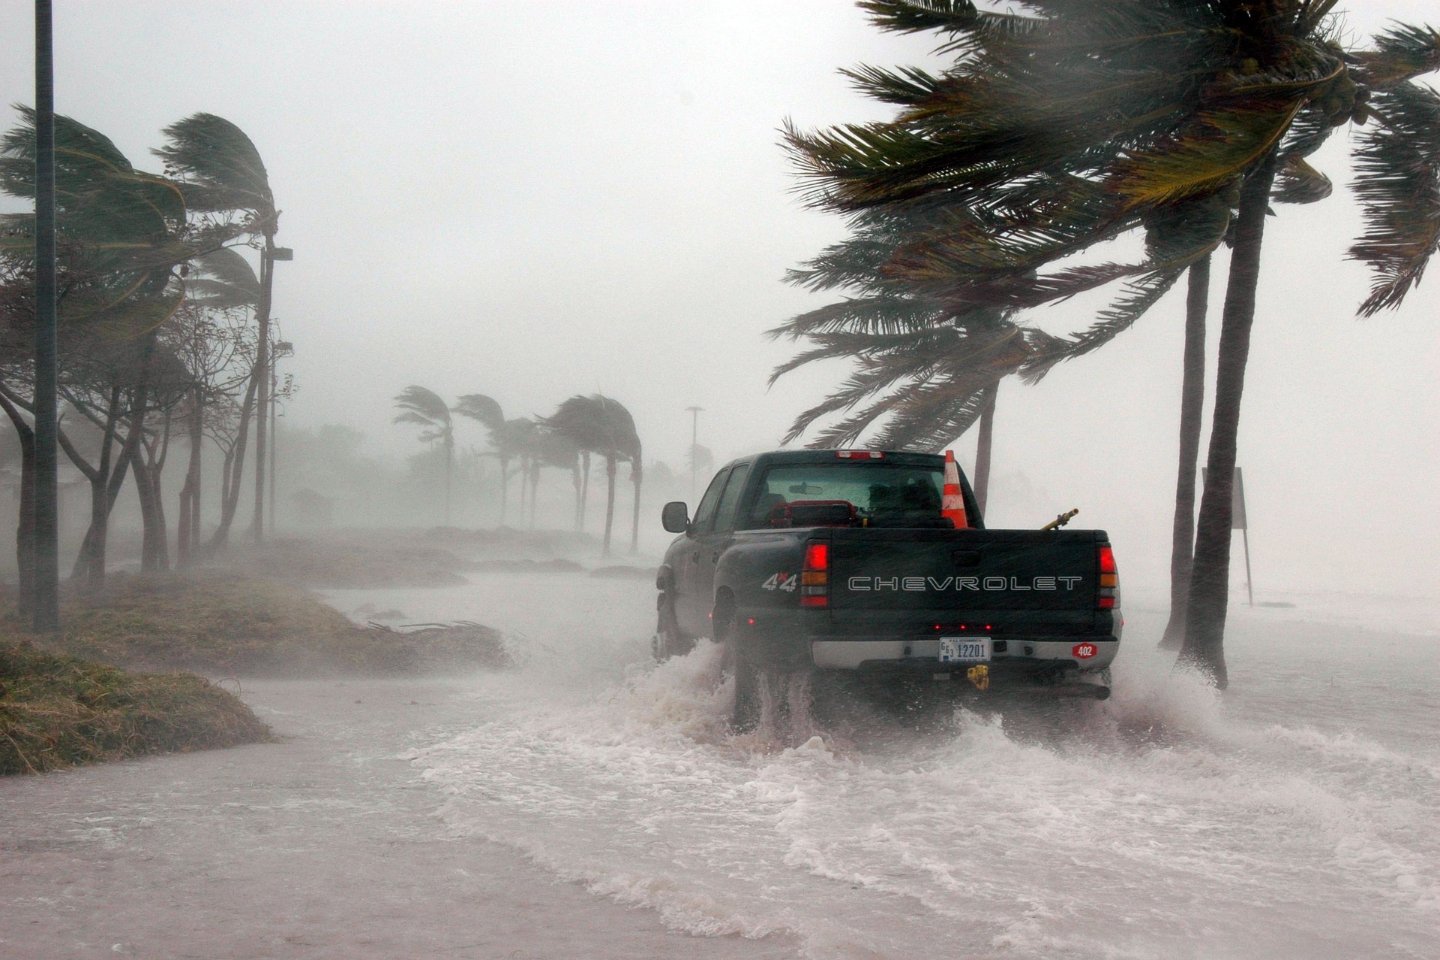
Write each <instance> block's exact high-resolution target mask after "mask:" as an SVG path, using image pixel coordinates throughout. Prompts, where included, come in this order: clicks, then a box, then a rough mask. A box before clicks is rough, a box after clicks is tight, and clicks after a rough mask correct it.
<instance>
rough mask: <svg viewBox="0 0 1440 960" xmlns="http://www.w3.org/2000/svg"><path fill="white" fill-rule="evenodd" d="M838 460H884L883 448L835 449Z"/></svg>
mask: <svg viewBox="0 0 1440 960" xmlns="http://www.w3.org/2000/svg"><path fill="white" fill-rule="evenodd" d="M835 457H836V459H838V460H884V459H885V452H884V451H883V450H836V451H835Z"/></svg>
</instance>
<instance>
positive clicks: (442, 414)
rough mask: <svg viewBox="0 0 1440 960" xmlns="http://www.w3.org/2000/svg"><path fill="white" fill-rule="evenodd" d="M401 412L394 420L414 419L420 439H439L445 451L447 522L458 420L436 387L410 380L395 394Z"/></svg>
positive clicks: (402, 421) (424, 441) (406, 421)
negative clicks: (455, 420)
mask: <svg viewBox="0 0 1440 960" xmlns="http://www.w3.org/2000/svg"><path fill="white" fill-rule="evenodd" d="M395 407H396V409H398V410H399V411H400V413H398V414H396V415H395V419H394V421H393V422H394V423H413V424H417V425H419V426H420V427H422V428H423V429H422V430H421V431H420V442H421V443H434V442H435V441H437V440H438V441H440V445H441V447H442V448H443V450H444V452H445V522H446V523H449V522H450V486H451V475H452V473H453V470H454V462H455V424H454V421H453V420H452V419H451V417H450V406H449V404H447V403H446V402H445V401H444V400H442V399H440V395H439V394H437V393H436V392H435V391H433V390H429V389H427V388H425V387H421V386H418V385H416V384H411V385H410V386H408V387H406V388H405V389H404V390H402V391H401V392H400V393H399V394H398V395H397V396H396V397H395Z"/></svg>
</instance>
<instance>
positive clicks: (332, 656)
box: [0, 571, 510, 773]
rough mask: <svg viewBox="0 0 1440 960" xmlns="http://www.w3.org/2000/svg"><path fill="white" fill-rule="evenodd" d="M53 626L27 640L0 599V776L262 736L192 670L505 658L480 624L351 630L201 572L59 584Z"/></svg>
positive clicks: (296, 602) (322, 668)
mask: <svg viewBox="0 0 1440 960" xmlns="http://www.w3.org/2000/svg"><path fill="white" fill-rule="evenodd" d="M61 623H62V626H63V629H62V630H61V632H60V633H59V634H56V635H53V636H51V635H39V634H31V633H29V632H28V631H27V630H26V629H25V626H24V622H23V621H22V619H21V618H20V617H19V615H18V614H17V612H16V610H15V607H14V604H13V602H12V601H9V600H6V599H4V598H3V597H0V773H26V772H40V771H44V770H53V769H57V768H60V767H66V766H72V765H74V764H79V763H90V762H95V761H100V760H114V759H120V758H124V757H133V756H139V755H142V754H148V753H164V752H174V751H186V750H200V749H205V748H210V747H225V746H233V745H235V744H240V743H253V742H256V741H260V740H265V739H267V738H268V737H269V736H270V733H269V730H268V729H267V728H266V727H265V725H264V724H262V723H261V722H260V721H259V720H257V719H256V718H255V716H254V715H253V714H252V713H251V712H250V710H249V709H248V708H247V707H246V706H245V705H244V704H243V703H241V702H240V701H239V700H238V699H237V698H235V697H234V696H232V695H231V694H230V693H228V692H227V691H225V690H222V689H221V688H220V687H218V686H216V685H215V684H213V683H211V682H210V681H208V680H206V679H204V678H202V677H200V676H194V675H192V674H196V673H198V674H205V675H208V676H210V677H219V678H224V677H232V676H270V677H304V676H317V675H336V674H350V675H355V674H365V675H371V676H395V675H405V674H415V673H420V672H423V671H427V670H474V669H478V668H492V669H493V668H497V667H504V666H508V665H509V662H510V661H509V657H508V655H507V654H506V652H505V648H504V645H503V644H502V643H501V638H500V635H499V634H498V633H497V632H496V631H494V630H492V629H490V628H489V627H485V626H482V625H480V624H474V623H465V624H451V625H440V626H435V627H431V628H429V629H424V630H416V631H411V632H401V631H395V630H391V629H388V628H386V627H369V628H366V627H360V626H357V625H356V624H354V623H352V622H351V621H350V620H348V619H347V618H346V617H345V616H344V615H342V614H341V613H340V612H338V611H337V610H334V609H332V608H331V607H328V606H326V605H325V604H324V603H321V602H320V600H319V599H317V598H316V597H314V596H313V595H311V594H310V593H309V592H307V591H305V590H302V589H299V588H297V587H293V586H290V585H288V584H285V583H281V582H278V581H273V580H262V579H245V578H237V577H236V576H234V575H233V574H225V573H221V572H214V571H212V572H209V573H205V574H200V575H196V576H182V575H178V574H164V575H146V576H127V575H113V576H111V577H110V578H108V581H107V585H106V588H105V590H104V592H103V593H101V594H99V595H97V596H81V595H79V594H78V593H76V592H75V591H74V590H71V589H67V590H66V596H65V597H64V599H63V601H62V604H61ZM131 670H133V671H140V672H138V673H127V672H126V671H131ZM175 671H187V672H185V673H179V672H175Z"/></svg>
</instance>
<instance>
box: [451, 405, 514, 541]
mask: <svg viewBox="0 0 1440 960" xmlns="http://www.w3.org/2000/svg"><path fill="white" fill-rule="evenodd" d="M452 409H453V410H454V412H455V413H458V414H460V415H461V416H462V417H469V418H470V419H471V420H475V421H478V422H479V423H480V424H481V425H482V426H484V427H485V431H486V433H487V434H489V437H490V446H491V447H493V448H494V450H495V457H496V459H498V460H499V461H500V525H501V526H504V525H505V508H506V507H507V506H508V505H509V500H510V458H511V457H513V456H515V453H516V450H515V446H514V444H513V443H512V442H511V438H510V436H509V435H508V434H507V432H506V429H505V413H504V411H503V410H502V409H501V407H500V403H499V401H498V400H496V399H494V398H493V397H488V396H486V395H485V394H483V393H467V394H465V395H463V396H461V397H459V398H457V399H456V401H455V406H454V407H453V408H452Z"/></svg>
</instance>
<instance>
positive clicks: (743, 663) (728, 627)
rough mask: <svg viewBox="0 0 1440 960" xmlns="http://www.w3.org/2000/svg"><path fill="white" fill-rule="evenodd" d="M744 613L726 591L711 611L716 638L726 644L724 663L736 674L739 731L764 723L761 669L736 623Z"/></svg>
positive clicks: (734, 713)
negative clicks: (749, 653) (748, 652)
mask: <svg viewBox="0 0 1440 960" xmlns="http://www.w3.org/2000/svg"><path fill="white" fill-rule="evenodd" d="M739 621H740V615H739V613H737V612H736V610H735V600H734V598H733V597H731V596H730V595H729V594H728V593H722V594H721V595H720V596H719V597H718V598H716V600H715V611H714V613H713V614H712V615H711V623H712V624H713V625H714V631H715V640H716V642H718V643H722V644H724V645H725V658H724V667H725V669H726V670H728V671H729V673H730V674H731V675H732V676H733V677H734V678H735V703H734V705H733V706H732V707H731V710H730V726H731V727H732V728H733V729H734V730H736V731H737V732H740V733H744V732H748V731H750V730H754V729H755V727H756V726H757V725H758V724H759V723H760V681H761V677H760V670H759V668H757V667H756V666H755V664H754V663H753V662H752V661H751V659H750V657H748V656H747V655H746V653H745V650H744V649H742V647H741V645H740V637H739V630H738V629H737V628H736V625H737V624H738V623H739Z"/></svg>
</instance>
